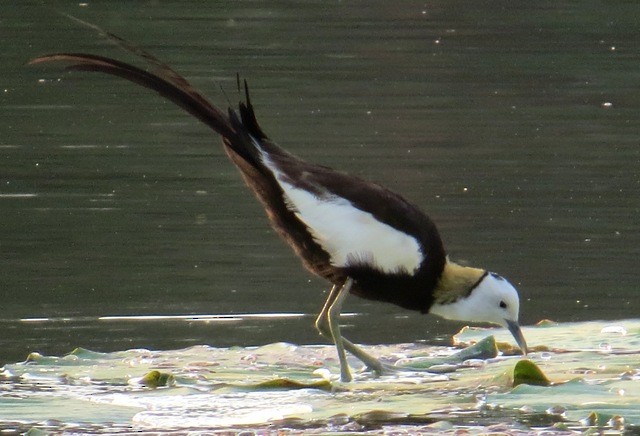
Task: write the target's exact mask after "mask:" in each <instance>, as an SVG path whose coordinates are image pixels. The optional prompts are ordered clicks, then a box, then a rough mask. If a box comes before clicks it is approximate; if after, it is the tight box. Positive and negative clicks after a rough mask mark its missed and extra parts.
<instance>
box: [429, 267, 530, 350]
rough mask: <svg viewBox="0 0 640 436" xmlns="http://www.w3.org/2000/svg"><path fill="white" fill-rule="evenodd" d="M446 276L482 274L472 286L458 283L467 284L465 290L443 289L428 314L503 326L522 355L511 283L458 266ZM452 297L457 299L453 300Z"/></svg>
mask: <svg viewBox="0 0 640 436" xmlns="http://www.w3.org/2000/svg"><path fill="white" fill-rule="evenodd" d="M454 265H455V264H454ZM458 268H460V270H458ZM448 273H449V274H457V275H459V274H463V275H464V276H467V277H472V276H474V275H476V274H480V273H482V274H481V275H480V276H479V277H478V278H477V280H476V281H475V282H474V283H470V282H469V281H467V280H462V281H460V285H462V284H463V283H465V282H466V283H468V285H467V286H466V288H467V289H464V288H458V289H454V288H450V289H448V290H443V291H442V292H441V294H440V295H439V297H440V298H436V302H435V303H434V304H433V306H432V307H431V310H430V312H431V313H434V314H436V315H439V316H442V317H443V318H447V319H453V320H459V321H470V322H487V323H491V324H498V325H501V326H503V327H506V328H508V329H509V331H510V332H511V334H513V337H514V338H515V339H516V342H517V343H518V345H519V346H520V348H521V349H522V351H523V353H525V354H526V352H527V344H526V341H525V339H524V336H523V335H522V332H521V331H520V326H519V325H518V313H519V311H520V298H519V297H518V291H516V289H515V288H514V287H513V286H512V285H511V283H509V282H508V281H507V280H506V279H504V278H503V277H501V276H499V275H497V274H494V273H490V272H486V271H482V270H477V269H475V268H466V267H460V266H458V265H456V266H455V268H453V269H452V271H449V272H448ZM447 295H448V296H449V298H447ZM454 296H456V297H457V298H455V299H453V297H454Z"/></svg>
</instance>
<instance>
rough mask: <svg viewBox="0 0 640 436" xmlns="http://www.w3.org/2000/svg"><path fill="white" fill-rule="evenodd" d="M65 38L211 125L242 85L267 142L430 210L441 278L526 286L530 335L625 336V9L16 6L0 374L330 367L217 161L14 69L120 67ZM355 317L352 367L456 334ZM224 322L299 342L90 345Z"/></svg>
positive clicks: (358, 304)
mask: <svg viewBox="0 0 640 436" xmlns="http://www.w3.org/2000/svg"><path fill="white" fill-rule="evenodd" d="M59 12H62V13H68V14H73V15H75V16H78V17H80V18H82V19H85V20H87V21H90V22H93V23H96V24H98V25H100V26H102V27H103V28H105V29H108V30H109V31H112V32H114V33H116V34H118V35H121V36H123V37H125V38H127V39H128V40H130V41H133V42H135V43H136V44H139V45H140V46H142V47H145V48H146V49H148V50H150V51H152V52H153V53H154V54H156V55H157V56H158V57H160V58H161V59H163V60H166V62H167V63H169V64H170V65H172V66H174V67H175V68H176V69H177V70H178V71H180V72H182V73H183V74H184V75H185V76H186V77H187V78H188V79H189V80H191V81H192V82H193V83H194V84H196V85H197V87H199V88H200V89H202V90H203V91H204V92H205V93H206V94H207V95H208V96H210V98H211V99H212V100H213V101H214V102H216V103H218V104H220V105H223V106H226V101H227V98H228V99H229V100H231V101H236V100H237V98H238V97H237V95H236V92H235V74H236V72H239V73H241V74H242V75H243V76H245V77H246V78H247V79H248V80H249V83H250V85H251V87H252V93H253V101H254V103H255V106H256V109H257V112H258V116H259V119H260V121H261V123H262V126H263V127H264V129H265V130H266V131H267V132H268V133H269V134H270V136H271V137H272V138H274V139H275V140H277V141H278V142H279V143H280V144H281V145H283V146H284V147H285V148H287V149H288V150H290V151H292V152H294V153H296V154H297V155H300V156H302V157H304V158H306V159H308V160H310V161H314V162H319V163H323V164H326V165H330V166H333V167H337V168H340V169H343V170H346V171H348V172H351V173H353V174H358V175H360V176H363V177H366V178H369V179H373V180H376V181H378V182H381V183H383V184H385V185H387V186H389V187H391V188H393V189H395V190H397V191H399V192H401V193H403V194H404V195H406V196H407V197H408V198H409V199H411V200H412V201H414V202H416V203H417V204H419V205H420V206H421V207H423V208H424V209H425V210H426V211H428V212H429V214H430V215H431V216H432V217H433V218H434V219H435V220H436V222H437V223H438V224H439V227H440V230H441V233H442V235H443V238H444V240H445V243H446V244H447V248H448V250H449V252H450V255H451V256H452V257H453V258H455V259H459V260H463V261H467V262H469V263H471V264H474V265H478V266H483V267H486V268H489V269H492V270H495V271H497V272H500V273H501V274H503V275H505V276H507V277H509V278H510V279H511V281H512V282H513V283H514V284H516V285H517V287H518V288H519V289H520V292H521V297H522V299H523V303H522V306H521V319H522V322H523V323H524V324H531V323H534V322H536V321H538V320H540V319H542V318H551V319H554V320H557V321H577V320H591V319H623V318H634V317H638V313H639V309H640V301H639V300H638V298H637V297H636V295H637V291H638V287H639V286H638V284H637V279H638V277H639V273H638V258H639V257H640V248H639V246H640V232H639V231H638V228H639V225H638V224H639V216H640V195H639V194H638V191H639V189H640V144H639V142H640V139H639V138H640V135H639V134H640V128H639V124H638V115H639V114H640V33H638V31H637V23H638V17H639V16H640V4H637V3H636V2H627V1H612V2H606V3H602V2H591V1H587V2H556V1H542V2H525V1H515V2H514V1H491V2H488V1H486V2H484V1H480V2H479V1H471V0H465V1H462V0H461V1H447V2H439V3H438V2H426V3H425V2H402V4H401V5H397V4H395V3H392V2H387V1H375V2H337V1H335V2H326V1H312V2H309V1H304V2H302V1H301V2H284V1H282V2H281V1H277V2H254V1H242V2H237V1H218V2H215V3H214V2H153V1H150V2H135V3H133V2H131V3H130V2H117V3H115V2H104V3H93V2H90V3H88V4H87V5H84V6H83V4H82V3H77V2H73V3H69V2H46V5H45V4H43V3H42V2H20V3H19V4H16V5H13V4H9V3H8V2H7V3H3V4H2V6H0V38H1V39H0V46H1V47H2V62H1V63H0V78H1V81H2V86H1V87H0V117H1V118H2V122H1V124H0V211H1V214H2V215H1V224H0V256H1V265H2V266H1V271H0V292H1V293H2V294H1V299H2V306H1V307H2V313H1V314H0V318H1V319H0V328H1V329H2V335H1V336H0V341H1V343H2V355H1V356H0V361H15V360H19V359H22V358H24V357H25V356H26V355H27V353H28V352H30V351H36V350H38V351H41V352H43V353H47V354H61V353H64V352H67V351H70V350H71V349H72V348H74V347H76V346H83V347H86V348H90V349H97V350H104V351H109V350H120V349H125V348H131V347H150V348H179V347H183V346H186V345H192V344H210V345H214V346H230V345H252V344H264V343H270V342H274V341H288V342H295V343H317V342H319V341H321V340H320V339H319V338H318V336H317V334H316V332H315V331H314V329H313V328H312V322H313V316H314V315H315V313H316V312H317V311H318V310H319V308H320V306H321V304H322V302H323V299H324V297H325V295H326V294H325V292H326V289H327V285H326V284H325V283H324V282H322V281H320V280H318V279H316V278H314V277H312V276H310V275H309V274H308V273H306V272H305V271H304V270H303V269H302V268H301V267H300V264H299V261H298V260H297V259H296V258H295V257H294V255H293V254H292V253H291V252H290V251H289V249H288V248H287V247H286V246H284V244H283V243H281V242H280V241H279V240H278V238H277V236H276V235H275V234H274V232H273V231H271V229H270V228H269V227H268V225H267V222H266V219H265V217H264V214H263V212H262V210H261V208H260V206H259V205H258V204H257V202H256V201H255V200H254V199H253V198H252V196H251V194H250V193H249V192H248V190H247V189H246V188H245V187H244V186H243V184H242V182H241V180H240V178H239V176H238V174H237V172H236V170H235V169H234V168H233V167H232V165H231V164H230V163H229V162H228V161H227V159H226V156H225V155H224V154H223V152H222V150H221V147H220V144H219V139H218V138H217V137H215V135H213V134H212V133H211V132H210V131H208V130H207V128H206V127H204V126H203V125H201V124H199V123H198V122H197V121H196V120H194V119H191V118H190V117H189V116H188V115H186V114H184V113H183V112H182V111H180V110H179V109H177V108H175V107H174V106H173V105H172V104H171V103H168V102H165V101H163V100H161V99H160V98H158V97H157V96H155V95H154V94H152V93H150V92H148V91H146V90H144V89H142V88H137V87H135V86H133V85H130V84H128V83H125V82H123V81H121V80H118V79H116V78H111V77H104V76H100V75H92V74H86V73H73V74H63V73H62V72H61V70H60V69H59V68H55V67H53V68H49V67H47V68H44V67H37V68H28V67H25V66H24V64H25V62H26V61H27V60H28V59H29V58H31V57H33V56H37V55H41V54H45V53H50V52H58V51H84V52H91V53H98V54H103V55H111V56H117V57H119V58H121V59H123V60H127V61H132V60H134V59H133V58H132V57H131V56H130V55H128V54H126V53H124V52H122V51H121V50H119V49H118V48H116V47H114V46H113V45H112V44H111V43H109V42H108V41H106V40H105V39H104V38H102V37H100V36H99V35H97V34H96V33H95V32H93V31H90V30H88V29H86V28H83V27H81V26H78V25H77V24H76V23H74V22H72V21H70V20H69V19H67V18H65V17H64V16H62V15H60V14H59ZM221 87H222V88H223V89H224V91H225V92H224V93H223V92H222V91H221V89H220V88H221ZM346 311H347V312H352V313H357V314H358V316H354V317H353V318H347V319H345V323H346V324H347V327H346V328H345V331H344V333H345V335H347V336H348V337H350V338H352V339H353V340H355V341H358V342H364V343H388V342H409V341H416V340H424V341H427V342H433V341H436V340H442V338H444V337H446V336H445V335H447V334H450V333H453V332H454V331H455V330H456V329H457V328H458V327H459V326H460V324H457V323H451V322H444V321H441V320H437V319H436V318H435V317H429V316H422V315H420V314H417V313H411V312H406V311H403V310H401V309H399V308H396V307H394V306H388V305H384V304H379V303H371V302H367V301H363V300H357V299H356V298H353V299H351V300H349V301H348V302H347V304H346ZM237 313H298V314H301V315H302V316H299V317H292V318H286V319H247V320H240V321H232V322H201V321H185V320H174V321H149V320H147V321H135V320H120V321H118V320H115V321H114V320H110V321H107V320H99V319H98V317H100V316H107V315H108V316H113V315H151V314H167V315H176V314H237ZM24 318H55V321H49V322H24V321H20V320H21V319H24Z"/></svg>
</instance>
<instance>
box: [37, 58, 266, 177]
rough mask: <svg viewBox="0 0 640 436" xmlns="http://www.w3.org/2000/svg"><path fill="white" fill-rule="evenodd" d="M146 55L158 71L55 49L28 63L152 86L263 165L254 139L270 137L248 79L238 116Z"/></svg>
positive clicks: (246, 158) (253, 162)
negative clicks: (262, 125) (55, 65)
mask: <svg viewBox="0 0 640 436" xmlns="http://www.w3.org/2000/svg"><path fill="white" fill-rule="evenodd" d="M145 59H147V60H150V61H151V62H153V64H154V66H155V67H156V68H157V69H158V74H155V73H152V72H149V71H146V70H144V69H142V68H138V67H136V66H133V65H130V64H127V63H125V62H122V61H118V60H116V59H112V58H108V57H104V56H97V55H92V54H86V53H56V54H51V55H45V56H40V57H37V58H34V59H32V60H31V61H29V65H35V64H42V63H49V62H65V63H68V64H69V65H67V67H66V69H67V70H80V71H91V72H101V73H106V74H111V75H114V76H118V77H121V78H123V79H126V80H129V81H130V82H133V83H136V84H138V85H141V86H144V87H145V88H149V89H152V90H154V91H156V92H157V93H158V94H160V95H161V96H162V97H164V98H166V99H168V100H171V101H172V102H173V103H175V104H176V105H178V106H179V107H181V108H182V109H184V110H185V111H187V112H188V113H190V114H191V115H193V116H194V117H196V118H197V119H199V120H200V121H202V122H203V123H204V124H206V125H207V126H209V127H210V128H212V129H213V130H214V131H216V132H217V133H218V134H220V135H221V136H222V138H223V140H224V143H225V146H226V147H228V148H230V149H231V151H233V153H234V154H236V155H238V156H240V157H241V158H242V159H243V160H244V161H246V162H247V163H248V164H250V165H251V166H252V167H254V168H255V169H257V170H261V169H262V167H263V165H262V163H261V158H260V151H259V150H258V149H257V147H258V146H259V144H258V143H256V141H255V140H259V141H263V140H267V137H266V135H265V134H264V132H263V131H262V129H261V128H260V126H259V125H258V122H257V120H256V117H255V113H254V110H253V106H252V105H251V101H250V99H249V88H248V86H247V82H246V81H245V82H244V91H245V101H244V102H240V104H239V106H238V110H239V113H240V115H239V116H238V114H237V113H236V112H235V111H234V110H233V109H232V108H229V109H228V111H227V113H225V112H223V111H222V110H220V109H219V108H217V107H216V106H214V105H212V104H211V103H210V102H209V101H208V100H207V99H206V98H204V97H203V96H202V94H200V93H199V92H198V91H197V90H196V89H195V88H194V87H193V86H192V85H191V84H190V83H189V82H188V81H187V80H186V79H185V78H184V77H182V76H181V75H179V74H178V73H176V72H175V71H174V70H173V69H171V68H170V67H169V66H167V65H166V64H162V63H160V62H159V61H157V60H156V59H155V58H152V59H148V58H147V56H145ZM252 138H253V139H252Z"/></svg>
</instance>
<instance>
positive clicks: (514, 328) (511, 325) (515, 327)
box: [505, 319, 527, 356]
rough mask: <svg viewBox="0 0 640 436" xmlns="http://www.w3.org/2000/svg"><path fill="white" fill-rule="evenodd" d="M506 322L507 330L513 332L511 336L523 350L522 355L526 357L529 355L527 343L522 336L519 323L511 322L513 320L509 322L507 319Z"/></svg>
mask: <svg viewBox="0 0 640 436" xmlns="http://www.w3.org/2000/svg"><path fill="white" fill-rule="evenodd" d="M505 321H506V322H507V328H508V329H509V331H510V332H511V334H512V335H513V337H514V338H515V340H516V342H517V343H518V346H519V347H520V349H521V350H522V354H524V355H525V356H526V355H527V341H526V340H525V339H524V335H523V334H522V330H520V325H519V324H518V321H511V320H508V319H506V320H505Z"/></svg>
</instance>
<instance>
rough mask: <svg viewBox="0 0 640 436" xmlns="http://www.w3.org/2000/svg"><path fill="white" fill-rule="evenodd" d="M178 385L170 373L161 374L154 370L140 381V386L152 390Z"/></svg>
mask: <svg viewBox="0 0 640 436" xmlns="http://www.w3.org/2000/svg"><path fill="white" fill-rule="evenodd" d="M175 383H176V379H175V377H174V376H173V375H171V374H169V373H168V372H160V371H158V370H153V371H150V372H148V373H147V374H146V375H145V376H144V377H142V378H141V379H140V384H142V385H145V386H147V387H150V388H159V387H163V386H172V385H174V384H175Z"/></svg>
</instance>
